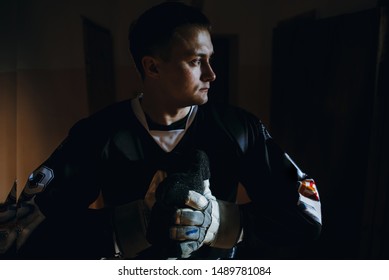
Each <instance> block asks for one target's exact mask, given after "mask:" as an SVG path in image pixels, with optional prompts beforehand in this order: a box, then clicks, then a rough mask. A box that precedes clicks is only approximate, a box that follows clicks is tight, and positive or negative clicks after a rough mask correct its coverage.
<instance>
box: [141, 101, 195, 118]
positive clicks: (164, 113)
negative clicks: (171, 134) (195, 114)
mask: <svg viewBox="0 0 389 280" xmlns="http://www.w3.org/2000/svg"><path fill="white" fill-rule="evenodd" d="M141 107H142V110H143V112H144V113H145V114H146V115H147V116H148V117H149V118H150V119H151V120H152V121H153V122H155V123H158V124H161V125H171V124H172V123H174V122H176V121H179V120H181V119H183V118H185V116H186V115H188V113H189V111H190V108H191V107H190V106H188V107H184V108H169V106H167V105H165V104H164V103H161V102H156V101H152V100H149V99H148V98H147V97H146V96H144V97H143V98H142V99H141Z"/></svg>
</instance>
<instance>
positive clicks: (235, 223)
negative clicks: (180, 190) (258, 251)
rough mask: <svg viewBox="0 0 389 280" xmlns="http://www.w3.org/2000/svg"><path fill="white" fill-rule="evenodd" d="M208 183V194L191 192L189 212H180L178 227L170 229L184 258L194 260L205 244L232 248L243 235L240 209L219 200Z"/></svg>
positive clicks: (176, 219)
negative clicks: (194, 256)
mask: <svg viewBox="0 0 389 280" xmlns="http://www.w3.org/2000/svg"><path fill="white" fill-rule="evenodd" d="M206 182H207V184H206V188H205V191H204V194H200V193H198V192H195V191H189V195H188V198H187V200H186V203H185V204H186V206H188V208H180V209H177V210H176V212H175V217H174V219H175V225H174V226H172V227H170V239H172V240H175V241H178V242H177V246H178V249H179V252H180V257H181V258H188V257H190V256H191V255H192V254H193V253H194V252H195V251H197V250H198V249H199V248H200V247H202V246H203V245H204V244H206V245H209V246H211V247H216V248H223V249H229V248H232V247H233V246H234V245H235V244H236V243H237V240H238V238H239V235H240V232H241V228H240V219H239V208H238V205H236V204H234V203H229V202H225V201H221V200H216V198H215V197H214V196H213V195H212V193H211V191H210V189H209V181H208V180H207V181H206Z"/></svg>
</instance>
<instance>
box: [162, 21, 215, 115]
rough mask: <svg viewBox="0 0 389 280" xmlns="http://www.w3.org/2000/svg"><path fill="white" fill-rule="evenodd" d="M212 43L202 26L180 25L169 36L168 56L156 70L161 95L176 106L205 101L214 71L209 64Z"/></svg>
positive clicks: (198, 103) (197, 103)
mask: <svg viewBox="0 0 389 280" xmlns="http://www.w3.org/2000/svg"><path fill="white" fill-rule="evenodd" d="M212 54H213V45H212V42H211V37H210V34H209V32H208V31H207V30H205V29H199V28H196V27H185V28H182V29H179V30H178V32H177V34H176V35H175V38H174V39H173V40H172V43H171V47H170V51H169V58H168V59H166V60H160V62H159V65H158V70H159V74H160V80H159V81H160V86H161V90H162V91H163V92H162V94H164V96H163V98H164V99H165V100H166V101H168V102H169V103H170V105H171V106H176V107H177V108H181V107H186V106H190V105H195V104H196V105H201V104H204V103H206V102H207V101H208V89H209V88H210V83H211V82H212V81H214V80H215V78H216V75H215V73H214V72H213V70H212V68H211V65H210V58H211V56H212Z"/></svg>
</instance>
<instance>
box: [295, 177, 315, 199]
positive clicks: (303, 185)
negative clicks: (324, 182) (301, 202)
mask: <svg viewBox="0 0 389 280" xmlns="http://www.w3.org/2000/svg"><path fill="white" fill-rule="evenodd" d="M298 192H299V193H300V194H301V195H303V196H305V197H307V198H310V199H313V200H316V201H319V200H320V199H319V193H318V191H317V189H316V184H315V181H314V180H312V179H306V180H303V181H302V182H300V186H299V188H298Z"/></svg>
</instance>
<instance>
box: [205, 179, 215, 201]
mask: <svg viewBox="0 0 389 280" xmlns="http://www.w3.org/2000/svg"><path fill="white" fill-rule="evenodd" d="M203 186H204V191H203V195H204V196H205V197H206V198H207V199H214V200H215V199H216V197H214V196H213V195H212V192H211V189H210V188H209V187H210V183H209V179H207V180H204V182H203Z"/></svg>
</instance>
